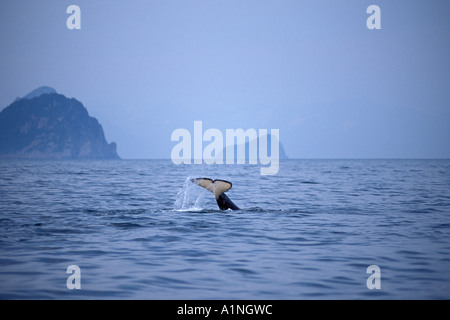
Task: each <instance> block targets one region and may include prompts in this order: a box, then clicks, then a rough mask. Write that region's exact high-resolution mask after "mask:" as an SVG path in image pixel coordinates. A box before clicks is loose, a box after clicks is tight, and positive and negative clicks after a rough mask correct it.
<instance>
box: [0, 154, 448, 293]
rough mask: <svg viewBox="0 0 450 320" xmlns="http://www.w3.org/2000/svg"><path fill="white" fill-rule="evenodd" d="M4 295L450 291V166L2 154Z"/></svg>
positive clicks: (0, 283) (0, 275)
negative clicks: (374, 279) (208, 185)
mask: <svg viewBox="0 0 450 320" xmlns="http://www.w3.org/2000/svg"><path fill="white" fill-rule="evenodd" d="M194 177H211V178H213V179H226V180H229V181H231V182H232V183H233V188H232V189H231V190H230V191H229V192H227V194H228V196H229V197H230V199H232V200H233V202H234V203H236V204H237V205H238V206H239V207H240V208H241V209H242V210H239V211H227V212H221V211H220V210H219V209H218V207H217V204H216V203H215V199H214V196H213V194H212V193H210V192H208V191H207V190H204V189H202V188H200V187H199V186H197V185H193V184H192V183H190V180H189V178H194ZM70 265H77V266H79V268H80V270H81V277H80V280H81V289H79V290H77V289H72V290H70V289H68V288H67V286H66V281H67V279H68V277H69V276H70V275H71V274H69V273H66V271H67V267H68V266H70ZM371 265H377V266H378V267H379V268H380V278H379V280H380V283H381V289H372V290H370V289H368V287H367V284H366V281H367V279H368V278H369V276H371V274H370V273H367V268H368V267H369V266H371ZM0 298H1V299H450V160H286V161H282V162H281V164H280V171H279V173H278V174H277V175H275V176H261V175H260V166H259V165H212V166H211V165H179V166H177V165H174V164H173V163H172V162H171V161H170V160H117V161H60V162H58V161H1V162H0Z"/></svg>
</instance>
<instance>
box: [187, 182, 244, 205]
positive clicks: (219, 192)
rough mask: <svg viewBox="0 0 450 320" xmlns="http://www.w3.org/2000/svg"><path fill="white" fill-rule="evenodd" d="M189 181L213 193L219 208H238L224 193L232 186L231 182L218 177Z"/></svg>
mask: <svg viewBox="0 0 450 320" xmlns="http://www.w3.org/2000/svg"><path fill="white" fill-rule="evenodd" d="M191 181H192V182H193V183H196V184H198V185H199V186H200V187H203V188H205V189H206V190H209V191H211V192H212V193H214V195H215V197H216V201H217V205H218V206H219V208H220V210H228V209H231V210H240V209H239V207H238V206H237V205H235V204H234V203H233V201H231V200H230V198H228V196H227V195H226V194H225V192H226V191H228V190H230V189H231V187H232V186H233V185H232V184H231V182H229V181H225V180H220V179H216V180H212V179H209V178H196V179H191Z"/></svg>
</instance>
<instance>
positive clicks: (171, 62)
mask: <svg viewBox="0 0 450 320" xmlns="http://www.w3.org/2000/svg"><path fill="white" fill-rule="evenodd" d="M71 4H75V5H78V6H79V7H80V9H81V29H80V30H69V29H68V28H67V27H66V20H67V18H68V17H69V16H70V15H69V14H67V13H66V9H67V7H68V6H69V5H71ZM372 4H375V5H378V6H379V7H380V8H381V29H380V30H369V29H368V28H367V27H366V20H367V18H368V17H369V16H370V14H367V13H366V9H367V7H368V6H369V5H372ZM449 13H450V1H448V0H442V1H439V0H431V1H425V0H422V1H412V0H408V1H403V0H396V1H391V0H390V1H381V0H370V1H366V0H345V1H344V0H342V1H337V0H304V1H301V0H295V1H285V0H271V1H264V0H251V1H250V0H238V1H235V0H221V1H219V0H201V1H194V0H178V1H172V0H158V1H156V0H146V1H138V0H132V1H119V0H115V1H113V0H108V1H101V0H95V1H92V0H90V1H85V0H70V1H65V0H64V1H63V0H60V1H54V0H53V1H49V0H36V1H29V0H26V1H24V0H2V1H1V2H0V32H1V34H0V43H1V45H0V57H1V59H0V108H3V107H6V106H7V105H9V104H10V103H11V102H12V101H13V100H14V99H15V98H16V97H18V96H24V95H25V94H26V93H28V92H29V91H31V90H33V89H35V88H37V87H39V86H42V85H48V86H51V87H53V88H55V89H56V90H57V91H58V92H59V93H62V94H64V95H66V96H68V97H75V98H77V99H78V100H80V101H81V102H82V103H83V104H84V106H85V107H86V108H87V109H88V111H89V113H90V114H91V115H92V116H95V117H97V118H98V120H99V121H100V123H101V124H102V125H103V128H104V130H105V133H106V138H107V140H108V142H111V141H115V142H116V143H117V144H118V152H119V154H120V156H121V157H123V158H170V152H171V149H172V147H173V146H174V145H175V144H176V143H175V142H172V141H171V140H170V136H171V133H172V132H173V131H174V130H175V129H177V128H186V129H188V130H190V131H191V132H193V123H194V120H202V121H203V127H204V130H206V129H208V128H218V129H220V130H223V132H225V129H227V128H230V129H233V128H242V129H248V128H255V129H272V128H273V129H279V130H280V139H281V142H282V143H283V145H284V147H285V150H286V153H287V154H288V156H290V157H291V158H396V157H401V158H411V157H412V158H435V157H446V158H449V157H450V87H449V84H450V81H449V80H450V61H449V57H450V19H449V18H448V16H449Z"/></svg>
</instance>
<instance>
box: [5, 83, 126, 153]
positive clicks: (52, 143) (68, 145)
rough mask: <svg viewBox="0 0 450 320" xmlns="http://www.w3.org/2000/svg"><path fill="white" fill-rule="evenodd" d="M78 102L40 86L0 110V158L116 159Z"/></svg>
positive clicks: (97, 125) (112, 145) (94, 121)
mask: <svg viewBox="0 0 450 320" xmlns="http://www.w3.org/2000/svg"><path fill="white" fill-rule="evenodd" d="M116 147H117V146H116V144H115V143H114V142H112V143H107V141H106V139H105V135H104V132H103V128H102V126H101V125H100V123H99V122H98V121H97V119H95V118H93V117H91V116H89V113H88V111H87V110H86V108H85V107H84V106H83V104H82V103H81V102H79V101H78V100H76V99H74V98H67V97H65V96H64V95H62V94H58V93H57V92H56V91H55V90H54V89H52V88H50V87H40V88H37V89H36V90H33V91H32V92H30V93H29V94H27V95H26V96H24V97H23V98H18V99H16V100H15V101H14V102H13V103H11V104H10V105H9V106H7V107H6V108H4V109H3V110H2V111H1V112H0V158H10V159H19V158H25V159H119V156H118V154H117V151H116Z"/></svg>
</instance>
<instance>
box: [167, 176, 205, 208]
mask: <svg viewBox="0 0 450 320" xmlns="http://www.w3.org/2000/svg"><path fill="white" fill-rule="evenodd" d="M192 179H193V177H187V178H186V180H185V181H184V185H183V189H182V190H180V191H179V192H178V193H177V199H176V201H175V204H174V209H175V210H177V211H200V210H203V208H205V207H206V206H205V202H206V196H207V192H205V190H204V189H202V188H199V187H198V186H197V185H196V184H195V183H192V181H191V180H192Z"/></svg>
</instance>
